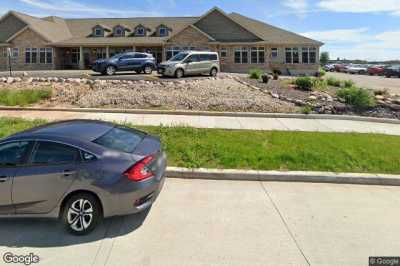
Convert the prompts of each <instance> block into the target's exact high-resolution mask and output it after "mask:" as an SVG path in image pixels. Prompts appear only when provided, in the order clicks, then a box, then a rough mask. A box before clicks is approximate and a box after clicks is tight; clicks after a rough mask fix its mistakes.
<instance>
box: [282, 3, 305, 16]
mask: <svg viewBox="0 0 400 266" xmlns="http://www.w3.org/2000/svg"><path fill="white" fill-rule="evenodd" d="M282 5H283V6H285V7H287V8H290V9H291V10H292V12H293V13H294V14H296V15H297V16H299V17H304V16H305V15H306V13H307V12H308V2H307V0H285V1H283V2H282Z"/></svg>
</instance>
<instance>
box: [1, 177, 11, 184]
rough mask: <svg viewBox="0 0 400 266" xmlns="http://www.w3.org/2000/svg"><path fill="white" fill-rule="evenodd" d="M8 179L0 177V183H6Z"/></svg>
mask: <svg viewBox="0 0 400 266" xmlns="http://www.w3.org/2000/svg"><path fill="white" fill-rule="evenodd" d="M8 179H9V177H8V176H0V183H4V182H6V181H8Z"/></svg>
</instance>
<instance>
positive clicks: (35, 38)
mask: <svg viewBox="0 0 400 266" xmlns="http://www.w3.org/2000/svg"><path fill="white" fill-rule="evenodd" d="M10 43H11V44H12V45H13V46H15V47H25V48H26V47H28V48H29V47H33V48H37V47H43V46H46V45H47V44H48V41H46V40H45V39H44V38H43V37H42V36H40V35H39V34H37V33H36V32H35V31H33V30H32V29H30V28H27V29H26V30H24V31H23V32H21V33H20V34H18V36H16V37H15V38H13V39H12V40H11V41H10Z"/></svg>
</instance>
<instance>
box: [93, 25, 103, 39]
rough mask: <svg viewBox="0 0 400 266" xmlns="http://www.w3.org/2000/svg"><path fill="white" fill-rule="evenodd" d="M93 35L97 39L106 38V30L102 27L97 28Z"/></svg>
mask: <svg viewBox="0 0 400 266" xmlns="http://www.w3.org/2000/svg"><path fill="white" fill-rule="evenodd" d="M93 34H94V36H95V37H104V30H103V28H101V27H96V28H94V33H93Z"/></svg>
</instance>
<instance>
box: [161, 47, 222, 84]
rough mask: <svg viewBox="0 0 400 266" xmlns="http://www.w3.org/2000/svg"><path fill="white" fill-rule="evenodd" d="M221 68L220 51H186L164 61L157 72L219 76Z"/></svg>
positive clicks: (168, 74)
mask: <svg viewBox="0 0 400 266" xmlns="http://www.w3.org/2000/svg"><path fill="white" fill-rule="evenodd" d="M219 70H220V66H219V57H218V53H215V52H199V51H185V52H181V53H179V54H177V55H175V56H174V57H172V58H171V59H170V60H168V61H166V62H162V63H161V64H160V65H159V66H158V68H157V72H158V73H159V74H161V75H163V76H170V77H176V78H181V77H183V76H187V75H200V74H207V75H210V76H213V77H215V76H217V74H218V72H219Z"/></svg>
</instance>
